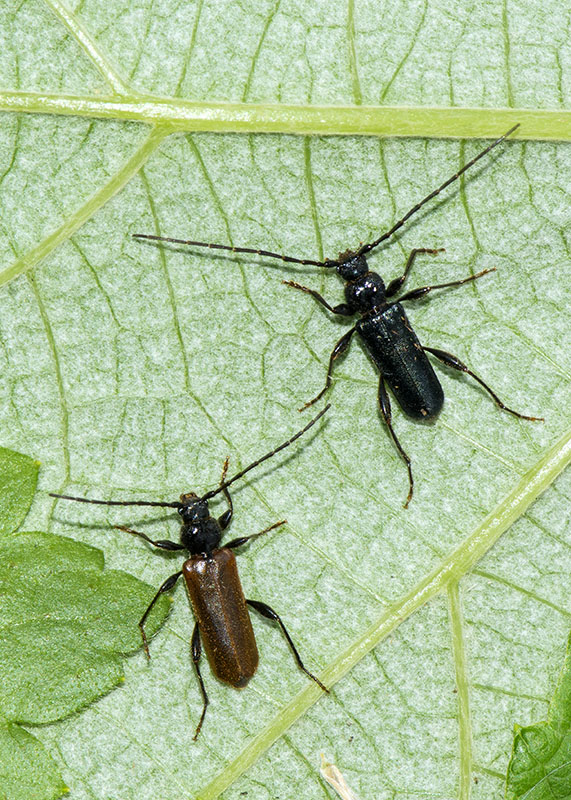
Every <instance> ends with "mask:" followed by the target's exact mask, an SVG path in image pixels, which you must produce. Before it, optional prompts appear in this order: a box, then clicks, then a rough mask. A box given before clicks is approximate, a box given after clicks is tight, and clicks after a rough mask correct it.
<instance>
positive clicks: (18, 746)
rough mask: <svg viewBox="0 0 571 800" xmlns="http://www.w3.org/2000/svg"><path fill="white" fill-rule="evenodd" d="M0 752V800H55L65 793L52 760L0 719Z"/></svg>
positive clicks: (29, 738) (23, 733) (30, 738)
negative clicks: (0, 795) (0, 799)
mask: <svg viewBox="0 0 571 800" xmlns="http://www.w3.org/2000/svg"><path fill="white" fill-rule="evenodd" d="M0 753H1V755H2V757H1V759H0V787H1V791H2V798H3V800H52V798H54V800H55V798H57V797H60V796H61V795H62V794H64V793H65V792H67V791H68V788H67V786H66V785H65V784H64V783H63V782H62V780H61V776H60V774H59V769H58V767H57V766H56V764H55V762H54V760H53V759H52V758H51V757H50V756H49V755H48V753H46V751H45V749H44V748H43V747H42V745H41V744H40V743H39V742H38V740H37V739H35V738H34V737H33V736H31V735H30V734H29V733H28V732H27V731H25V730H23V729H22V728H20V726H19V725H14V724H13V723H12V722H5V721H4V720H2V719H0Z"/></svg>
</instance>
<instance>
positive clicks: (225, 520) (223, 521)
mask: <svg viewBox="0 0 571 800" xmlns="http://www.w3.org/2000/svg"><path fill="white" fill-rule="evenodd" d="M229 463H230V456H228V457H227V458H226V460H225V461H224V466H223V467H222V475H221V477H220V486H222V484H223V483H224V481H225V480H226V473H227V472H228V464H229ZM222 494H223V495H224V497H225V498H226V502H227V503H228V508H227V510H226V511H225V512H224V513H223V514H221V515H220V516H219V517H218V524H219V525H220V527H221V529H222V530H223V531H225V530H226V528H227V527H228V525H230V523H231V521H232V514H233V513H234V506H233V505H232V498H231V497H230V492H229V491H228V489H227V488H226V487H224V488H223V489H222Z"/></svg>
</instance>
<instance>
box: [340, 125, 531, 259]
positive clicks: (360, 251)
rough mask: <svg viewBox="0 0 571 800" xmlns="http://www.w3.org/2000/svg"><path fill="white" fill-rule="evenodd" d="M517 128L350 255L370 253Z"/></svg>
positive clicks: (515, 128) (516, 127) (352, 256)
mask: <svg viewBox="0 0 571 800" xmlns="http://www.w3.org/2000/svg"><path fill="white" fill-rule="evenodd" d="M518 128H519V122H518V123H517V125H514V126H513V128H510V129H509V131H506V133H504V135H503V136H500V138H499V139H496V141H495V142H492V144H490V145H488V147H486V148H485V150H482V152H481V153H478V155H477V156H475V157H474V158H473V159H472V160H471V161H468V163H467V164H464V166H463V167H462V169H460V170H458V172H457V173H456V174H455V175H452V177H451V178H448V180H447V181H444V183H443V184H442V185H441V186H439V187H438V189H435V190H434V191H433V192H430V194H427V195H426V197H424V198H423V199H422V200H421V201H420V202H419V203H417V204H416V205H415V206H413V207H412V208H411V209H410V211H407V213H406V214H405V215H404V217H402V218H401V219H399V221H398V222H396V223H395V224H394V225H393V227H392V228H391V229H390V230H388V231H387V232H386V233H383V235H382V236H379V238H378V239H375V241H374V242H369V244H364V245H362V246H361V247H359V249H358V250H357V251H356V252H355V253H353V254H352V255H351V258H355V256H362V255H365V253H370V251H371V250H373V248H375V247H377V245H379V244H380V243H381V242H384V241H385V240H386V239H389V238H390V237H391V236H392V235H393V233H395V232H396V231H398V229H399V228H402V226H403V225H404V224H405V222H407V221H408V220H409V219H410V218H411V217H412V215H413V214H416V212H417V211H419V210H420V209H421V208H422V207H423V205H424V204H425V203H428V201H429V200H432V198H433V197H436V195H437V194H440V192H442V191H443V190H444V189H446V187H447V186H450V184H451V183H454V181H457V180H458V178H459V177H460V175H463V174H464V173H465V172H466V170H468V169H470V167H473V166H474V164H475V163H476V162H477V161H479V160H480V159H481V158H483V157H484V156H485V155H487V154H488V153H489V152H490V150H493V149H494V147H497V146H498V145H499V144H501V143H502V142H503V141H504V139H506V138H507V137H508V136H509V135H510V133H513V132H514V131H515V130H517V129H518Z"/></svg>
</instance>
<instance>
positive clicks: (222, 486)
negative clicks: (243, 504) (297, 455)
mask: <svg viewBox="0 0 571 800" xmlns="http://www.w3.org/2000/svg"><path fill="white" fill-rule="evenodd" d="M330 408H331V403H328V404H327V405H326V406H325V408H324V409H323V410H322V411H320V412H319V414H318V415H317V416H316V417H314V418H313V419H312V420H311V421H310V422H308V423H307V425H306V426H305V428H302V429H301V430H300V431H298V432H297V433H296V434H295V436H292V437H291V439H288V440H287V442H284V443H283V444H280V446H279V447H276V448H275V449H274V450H272V451H270V452H269V453H266V455H265V456H262V457H261V458H258V459H257V461H253V462H252V463H251V464H249V465H248V466H247V467H246V468H245V469H242V470H240V472H237V473H236V474H235V475H234V476H233V477H232V478H230V479H229V480H227V481H224V483H221V484H220V486H218V487H217V488H216V489H211V490H210V491H209V492H206V494H204V495H202V498H201V499H202V500H210V498H211V497H214V495H215V494H218V492H222V491H224V489H226V488H227V487H228V486H230V484H232V483H234V481H237V480H238V478H241V477H242V476H243V475H245V474H246V473H247V472H249V471H250V470H251V469H254V467H257V466H258V465H259V464H262V463H263V462H264V461H267V460H268V459H269V458H273V456H275V455H277V453H279V452H280V450H285V448H286V447H289V446H290V444H293V443H294V442H295V441H296V439H299V438H300V436H303V434H304V433H306V432H307V431H308V430H309V429H310V428H311V427H312V426H313V425H315V423H316V422H317V421H318V420H319V419H321V417H322V416H323V415H324V414H325V413H327V411H329V409H330Z"/></svg>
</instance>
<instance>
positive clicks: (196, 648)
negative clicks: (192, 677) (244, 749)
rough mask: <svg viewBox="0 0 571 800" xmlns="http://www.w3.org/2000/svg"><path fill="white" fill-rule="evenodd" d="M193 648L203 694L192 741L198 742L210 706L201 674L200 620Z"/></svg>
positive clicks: (194, 662) (194, 636)
mask: <svg viewBox="0 0 571 800" xmlns="http://www.w3.org/2000/svg"><path fill="white" fill-rule="evenodd" d="M191 650H192V663H193V664H194V669H195V671H196V676H197V678H198V683H199V684H200V693H201V694H202V714H201V715H200V720H199V722H198V725H197V726H196V731H195V732H194V736H193V737H192V741H193V742H196V740H197V739H198V734H199V733H200V729H201V728H202V723H203V722H204V717H205V716H206V709H207V708H208V702H209V700H208V695H207V694H206V688H205V686H204V681H203V680H202V675H201V674H200V657H201V655H202V645H201V644H200V628H199V627H198V622H196V623H195V625H194V630H193V632H192V641H191Z"/></svg>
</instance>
